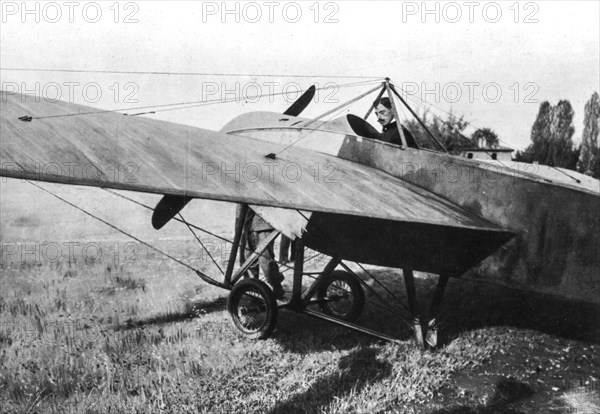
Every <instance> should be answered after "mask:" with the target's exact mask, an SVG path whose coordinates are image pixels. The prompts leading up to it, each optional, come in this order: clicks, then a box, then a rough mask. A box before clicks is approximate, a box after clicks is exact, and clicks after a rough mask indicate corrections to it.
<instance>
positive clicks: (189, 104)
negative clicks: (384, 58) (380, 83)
mask: <svg viewBox="0 0 600 414" xmlns="http://www.w3.org/2000/svg"><path fill="white" fill-rule="evenodd" d="M371 82H374V81H360V82H350V83H346V84H342V85H337V86H338V88H347V87H355V86H363V85H365V84H369V83H371ZM325 89H331V86H323V87H319V88H316V90H325ZM298 92H304V91H303V90H301V91H298ZM286 94H288V92H287V91H281V92H273V93H264V94H259V95H254V96H252V97H248V96H245V97H244V100H245V101H246V102H247V101H248V100H252V99H257V98H258V99H260V98H264V97H272V96H279V95H286ZM240 100H241V98H240V97H234V98H229V99H221V98H215V99H208V100H200V101H187V102H175V103H168V104H159V105H145V106H136V107H133V108H131V107H129V108H119V109H101V110H97V111H88V112H73V113H69V114H60V115H47V116H39V117H34V116H30V117H27V120H28V121H31V120H33V119H51V118H66V117H72V116H84V115H94V114H104V113H113V112H121V111H132V110H139V109H152V108H168V109H158V110H154V111H150V112H143V113H137V114H132V115H128V114H127V113H123V115H125V116H138V115H145V114H154V113H157V112H166V111H177V110H181V109H189V108H194V107H199V106H208V105H214V104H218V103H230V102H238V101H240ZM174 106H177V107H178V108H172V107H174Z"/></svg>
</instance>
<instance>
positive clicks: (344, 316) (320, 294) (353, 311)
mask: <svg viewBox="0 0 600 414" xmlns="http://www.w3.org/2000/svg"><path fill="white" fill-rule="evenodd" d="M334 282H342V283H344V284H346V286H345V289H346V290H348V291H349V292H347V293H350V295H351V302H350V308H349V309H348V310H347V311H344V312H340V311H339V310H337V309H336V308H335V307H332V306H331V304H332V302H321V303H320V305H319V306H320V308H321V312H323V313H324V314H326V315H330V316H333V317H336V318H338V319H341V320H344V321H348V322H352V321H355V320H356V319H358V317H359V316H360V315H361V313H362V311H363V309H364V307H365V292H364V291H363V288H362V286H361V285H360V282H359V281H358V280H357V278H356V276H354V275H352V274H350V273H348V272H345V271H343V270H334V271H333V272H331V274H330V275H329V276H328V277H327V278H325V279H324V280H322V281H321V283H320V286H319V289H318V290H317V299H326V298H327V295H328V293H329V292H328V290H329V288H330V286H331V284H332V283H334Z"/></svg>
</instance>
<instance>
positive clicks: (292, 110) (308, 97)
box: [283, 85, 316, 116]
mask: <svg viewBox="0 0 600 414" xmlns="http://www.w3.org/2000/svg"><path fill="white" fill-rule="evenodd" d="M315 91H316V88H315V85H313V86H311V87H310V88H308V89H307V90H306V92H304V93H303V94H302V96H300V97H299V98H298V99H296V102H294V103H293V104H292V106H290V107H289V108H288V109H287V110H286V111H285V112H284V113H283V114H284V115H289V116H298V115H300V114H301V113H302V111H304V109H306V107H307V106H308V104H309V103H310V101H312V98H313V97H314V96H315Z"/></svg>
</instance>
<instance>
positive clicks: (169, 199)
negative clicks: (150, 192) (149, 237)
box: [152, 195, 192, 230]
mask: <svg viewBox="0 0 600 414" xmlns="http://www.w3.org/2000/svg"><path fill="white" fill-rule="evenodd" d="M191 199H192V198H191V197H185V196H178V195H166V196H164V197H163V198H162V199H161V200H160V201H159V202H158V204H157V205H156V208H155V209H154V213H152V227H154V228H155V229H156V230H159V229H162V228H163V226H164V225H165V224H167V223H168V222H169V220H171V219H172V218H173V217H175V214H177V213H179V212H180V211H181V210H182V209H183V208H184V207H185V205H186V204H187V203H189V202H190V200H191Z"/></svg>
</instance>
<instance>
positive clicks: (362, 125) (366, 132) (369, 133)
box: [346, 114, 382, 139]
mask: <svg viewBox="0 0 600 414" xmlns="http://www.w3.org/2000/svg"><path fill="white" fill-rule="evenodd" d="M346 119H347V120H348V123H349V124H350V127H351V128H352V130H353V131H354V132H355V133H356V135H358V136H361V137H365V138H373V139H380V138H381V135H382V134H381V132H379V131H377V130H376V129H375V128H373V126H372V125H371V124H369V123H368V122H367V121H365V120H364V119H362V118H361V117H359V116H356V115H352V114H348V115H346Z"/></svg>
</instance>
